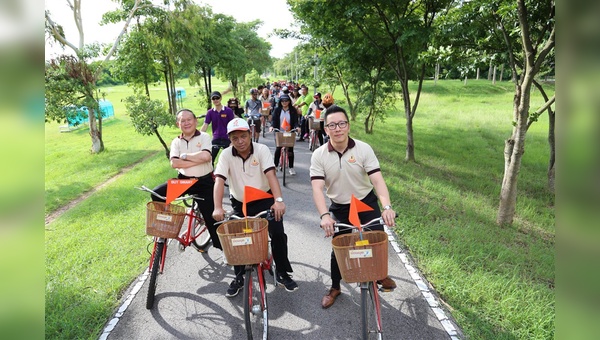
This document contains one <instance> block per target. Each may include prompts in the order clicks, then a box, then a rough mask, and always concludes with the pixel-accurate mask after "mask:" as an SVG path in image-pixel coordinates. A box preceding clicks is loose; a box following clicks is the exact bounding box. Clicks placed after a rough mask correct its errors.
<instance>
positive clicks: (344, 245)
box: [331, 217, 388, 340]
mask: <svg viewBox="0 0 600 340" xmlns="http://www.w3.org/2000/svg"><path fill="white" fill-rule="evenodd" d="M383 224H384V222H383V219H382V218H381V217H378V218H375V219H373V220H371V221H369V222H367V223H365V224H362V225H361V227H360V228H358V227H355V226H353V225H350V224H345V223H340V222H337V223H335V224H334V228H335V232H336V233H337V232H338V231H339V230H340V228H345V229H352V233H349V234H342V235H338V236H336V237H335V238H333V240H331V244H332V246H333V251H334V253H335V257H336V260H337V263H338V266H339V268H340V272H341V274H342V279H343V280H344V281H346V282H348V283H358V285H359V286H360V297H361V298H360V301H361V302H360V304H361V322H362V339H379V340H381V339H382V338H383V326H382V321H381V305H380V303H379V294H378V292H377V283H376V281H377V280H381V279H383V278H385V277H387V271H388V236H387V234H386V233H385V231H381V230H375V231H370V228H371V227H373V226H376V225H383ZM362 230H367V231H365V232H363V231H362Z"/></svg>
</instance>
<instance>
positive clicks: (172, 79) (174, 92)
mask: <svg viewBox="0 0 600 340" xmlns="http://www.w3.org/2000/svg"><path fill="white" fill-rule="evenodd" d="M169 81H170V82H171V93H170V95H171V100H172V101H173V114H176V113H177V110H178V105H177V90H176V89H175V73H174V72H173V65H172V64H171V63H169Z"/></svg>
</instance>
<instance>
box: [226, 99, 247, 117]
mask: <svg viewBox="0 0 600 340" xmlns="http://www.w3.org/2000/svg"><path fill="white" fill-rule="evenodd" d="M227 107H228V108H230V109H231V110H232V111H233V114H234V115H235V116H236V118H244V109H243V108H241V107H240V101H239V100H238V99H237V98H235V97H233V98H229V100H228V101H227Z"/></svg>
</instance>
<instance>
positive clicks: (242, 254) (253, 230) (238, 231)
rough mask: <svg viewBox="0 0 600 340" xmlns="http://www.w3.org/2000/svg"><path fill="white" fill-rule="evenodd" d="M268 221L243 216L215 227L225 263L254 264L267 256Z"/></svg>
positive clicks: (234, 264) (235, 264) (237, 264)
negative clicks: (225, 259) (243, 217)
mask: <svg viewBox="0 0 600 340" xmlns="http://www.w3.org/2000/svg"><path fill="white" fill-rule="evenodd" d="M268 226H269V222H268V221H267V220H266V219H264V218H245V219H241V220H231V221H228V222H225V223H223V224H221V225H220V226H219V228H217V235H219V241H221V245H222V246H223V252H224V253H225V257H226V258H227V263H228V264H229V265H232V266H239V265H246V264H256V263H261V262H262V261H264V260H266V259H267V257H268V256H269V228H268Z"/></svg>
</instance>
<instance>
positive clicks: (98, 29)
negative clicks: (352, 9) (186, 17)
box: [45, 0, 298, 59]
mask: <svg viewBox="0 0 600 340" xmlns="http://www.w3.org/2000/svg"><path fill="white" fill-rule="evenodd" d="M195 2H197V3H203V4H206V5H209V6H210V7H212V9H213V12H215V13H224V14H227V15H230V16H232V17H234V18H235V19H236V20H237V21H238V22H248V21H252V20H255V19H260V20H262V21H263V25H262V26H261V27H260V28H259V30H258V35H259V36H261V37H263V38H265V39H266V40H267V41H268V42H270V43H271V45H272V49H271V56H272V57H277V58H281V57H283V56H284V55H285V54H286V53H289V52H291V51H292V49H293V48H294V46H296V44H297V43H298V42H297V41H295V40H294V41H292V40H283V39H279V38H275V37H271V38H269V37H267V35H268V34H269V33H270V32H272V31H273V29H274V28H292V27H291V26H292V21H293V18H292V14H291V12H290V11H289V10H288V6H287V3H286V1H285V0H250V1H248V0H195ZM81 6H82V18H83V25H84V33H85V43H86V44H89V43H92V42H96V41H98V42H103V43H104V42H108V43H110V42H113V41H114V40H115V39H116V37H117V36H118V35H119V32H120V31H121V29H122V27H123V24H122V23H121V24H115V25H105V26H100V24H98V23H99V22H100V20H101V19H102V14H104V13H106V12H108V11H110V10H113V9H116V8H117V5H116V4H115V3H114V2H112V1H110V0H82V4H81ZM45 9H46V10H49V11H50V13H51V17H52V20H54V21H55V22H56V23H58V24H60V25H62V26H63V27H64V28H65V32H66V36H67V40H69V41H70V42H72V43H74V44H75V45H76V46H77V44H78V41H79V35H78V33H77V29H76V27H75V21H74V20H73V13H72V12H71V10H70V8H69V7H68V6H67V1H66V0H46V2H45ZM67 51H68V50H67ZM58 54H62V52H61V49H60V47H56V46H54V47H52V46H49V44H48V43H47V42H46V59H50V58H52V57H54V56H56V55H58Z"/></svg>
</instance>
